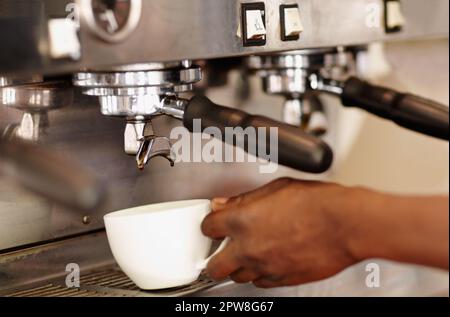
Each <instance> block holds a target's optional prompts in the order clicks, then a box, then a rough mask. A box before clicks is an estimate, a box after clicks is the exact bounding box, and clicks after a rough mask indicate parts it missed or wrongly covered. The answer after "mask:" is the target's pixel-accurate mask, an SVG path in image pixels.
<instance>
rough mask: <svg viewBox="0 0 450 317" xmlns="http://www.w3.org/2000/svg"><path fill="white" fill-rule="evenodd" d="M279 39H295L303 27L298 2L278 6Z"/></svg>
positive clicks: (298, 36)
mask: <svg viewBox="0 0 450 317" xmlns="http://www.w3.org/2000/svg"><path fill="white" fill-rule="evenodd" d="M280 22H281V40H283V41H297V40H299V39H300V34H301V33H302V32H303V30H304V27H303V23H302V20H301V17H300V8H299V6H298V4H292V5H281V6H280Z"/></svg>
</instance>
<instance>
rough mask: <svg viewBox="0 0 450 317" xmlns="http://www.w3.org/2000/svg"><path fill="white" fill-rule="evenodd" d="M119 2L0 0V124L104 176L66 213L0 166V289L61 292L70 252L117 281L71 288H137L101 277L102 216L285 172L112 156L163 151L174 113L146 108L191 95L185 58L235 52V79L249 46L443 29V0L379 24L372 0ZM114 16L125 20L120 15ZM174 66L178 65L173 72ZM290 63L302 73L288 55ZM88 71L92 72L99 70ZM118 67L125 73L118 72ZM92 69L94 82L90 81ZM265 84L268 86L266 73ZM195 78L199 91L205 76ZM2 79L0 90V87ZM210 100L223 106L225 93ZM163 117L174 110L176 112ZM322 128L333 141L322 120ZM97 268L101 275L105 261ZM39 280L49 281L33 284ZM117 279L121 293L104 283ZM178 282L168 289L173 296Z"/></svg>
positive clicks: (418, 35) (269, 47)
mask: <svg viewBox="0 0 450 317" xmlns="http://www.w3.org/2000/svg"><path fill="white" fill-rule="evenodd" d="M124 3H127V4H128V5H129V6H128V7H124V8H122V7H119V9H121V10H123V11H120V10H119V11H118V12H114V14H116V17H115V19H112V20H111V15H110V14H109V13H110V12H108V11H107V12H101V10H103V9H104V8H103V7H102V6H101V5H102V1H97V0H78V1H76V2H72V1H69V0H63V1H61V0H0V45H1V46H0V87H2V86H3V87H6V88H3V90H2V92H3V94H5V95H3V98H0V100H2V103H3V104H4V105H1V106H0V128H1V129H2V130H1V131H0V134H3V132H4V133H6V134H8V135H9V136H10V135H12V134H14V135H15V136H16V137H18V138H21V139H26V140H33V141H35V142H38V143H39V144H40V145H42V146H44V147H46V148H49V149H52V150H54V151H57V152H60V153H62V155H63V156H64V157H66V158H67V159H68V160H69V159H70V160H74V161H76V162H78V163H79V164H80V165H82V166H83V167H84V168H85V169H87V170H88V171H90V172H91V174H92V175H94V176H95V177H97V178H99V179H101V180H102V181H103V183H105V184H107V192H108V196H107V201H106V202H105V203H104V204H103V205H102V206H101V207H98V208H96V209H94V210H90V211H84V212H80V211H77V210H71V209H68V208H65V207H62V206H61V205H60V204H55V203H54V202H53V201H50V200H48V199H46V198H45V197H42V196H37V195H35V194H32V193H30V192H28V191H26V190H24V189H22V188H20V187H18V186H16V185H15V184H14V183H13V182H12V181H10V179H9V178H0V295H1V294H14V292H18V293H17V294H18V295H20V294H21V293H20V292H22V291H23V285H25V284H27V285H28V284H30V285H31V284H32V286H33V287H32V288H34V287H37V288H38V290H37V291H36V290H35V291H36V293H35V291H30V292H29V293H27V292H28V291H26V292H25V295H26V294H30V295H33V294H35V295H46V294H49V295H52V294H54V295H58V294H60V295H73V294H72V291H71V290H67V289H65V287H64V285H63V281H64V276H65V274H66V272H65V268H66V265H67V264H68V263H72V262H75V263H79V264H80V266H81V267H82V269H83V270H85V271H86V272H89V274H91V272H94V273H92V274H94V275H93V276H94V277H92V276H91V275H89V276H87V277H86V278H87V279H89V278H90V277H92V280H93V281H98V280H96V278H99V277H98V276H97V277H96V275H95V274H96V272H100V273H98V274H100V275H101V276H104V277H105V278H108V276H111V277H112V279H113V280H114V279H118V281H119V282H118V283H117V285H116V284H114V283H113V284H111V285H110V284H108V285H109V286H108V285H106V284H105V285H106V286H105V287H103V288H102V287H100V288H99V286H101V285H100V284H99V283H97V284H96V283H95V282H93V285H94V288H95V289H93V288H92V287H90V286H89V285H88V286H89V287H87V288H86V289H82V290H81V292H82V294H85V295H98V294H106V295H108V294H109V295H113V294H116V295H145V294H144V293H139V292H138V290H136V289H134V288H132V286H129V281H128V280H127V279H126V278H124V277H123V276H117V275H115V274H116V273H117V272H116V271H114V270H116V268H115V267H114V261H113V260H112V257H111V254H110V252H109V249H108V247H107V244H106V240H105V237H104V234H103V233H102V230H103V226H104V225H103V220H102V217H103V215H105V214H106V213H107V212H110V211H114V210H118V209H122V208H127V207H130V206H138V205H143V204H148V203H153V202H161V201H170V200H178V199H189V198H205V197H214V196H217V195H220V196H223V195H233V194H237V193H240V192H242V191H245V190H248V189H252V188H254V187H256V186H258V185H261V184H263V183H265V182H267V181H269V180H271V179H273V178H276V177H278V176H283V175H293V172H292V171H291V170H288V169H284V168H281V169H280V170H279V172H278V173H276V174H273V175H262V174H259V173H258V167H257V166H255V164H241V163H233V164H229V163H227V164H225V163H214V164H199V163H181V164H177V165H175V166H174V167H171V166H169V164H167V162H165V161H164V160H154V161H152V162H151V163H150V164H149V166H148V167H147V169H146V170H145V171H139V170H137V169H136V162H135V161H133V160H130V158H129V157H128V156H126V155H124V143H125V152H126V153H127V154H132V155H137V160H138V164H139V158H141V165H142V164H144V165H145V163H147V161H148V160H149V159H150V158H152V157H153V156H164V157H166V158H170V157H171V152H170V144H168V143H165V142H166V141H167V142H169V143H170V140H166V138H165V137H163V136H167V135H169V132H170V130H171V129H172V128H173V127H175V126H179V125H180V123H179V121H177V120H175V119H173V118H169V117H167V116H160V114H161V113H159V112H160V110H161V109H160V108H158V107H160V105H161V102H162V101H163V100H164V98H165V97H167V96H169V97H178V95H181V97H184V96H185V95H191V94H193V93H195V87H196V86H195V84H196V83H197V82H198V81H200V79H201V77H200V68H197V66H196V65H202V64H204V63H208V62H213V61H215V60H216V59H219V58H221V59H222V58H226V59H227V60H236V59H240V58H241V57H242V58H243V59H247V62H245V61H244V62H242V63H239V64H238V66H237V67H234V68H237V69H238V70H239V69H241V75H242V76H244V79H245V78H247V77H246V76H247V75H250V73H253V74H255V69H252V67H248V63H249V62H248V57H249V56H253V57H250V60H251V59H254V61H255V59H259V61H261V60H264V59H273V58H277V57H278V59H279V57H280V56H286V54H287V55H288V56H305V54H306V55H307V52H308V51H311V50H319V51H320V50H323V49H325V51H327V52H329V49H332V50H333V51H336V50H339V49H342V48H346V47H351V48H356V47H358V48H359V47H364V46H365V45H367V44H369V43H373V42H389V41H399V40H410V39H427V38H436V37H437V38H439V37H448V27H449V25H448V9H449V3H448V1H446V0H429V1H422V0H404V1H401V10H402V18H403V19H404V21H403V23H401V27H398V28H393V29H389V28H387V25H386V23H385V22H386V16H387V15H388V14H389V13H388V12H387V11H386V10H387V9H386V8H387V6H386V3H385V1H383V0H171V1H167V0H142V1H124ZM249 4H250V5H252V4H253V5H255V4H256V5H258V6H259V8H263V10H262V11H261V17H262V19H263V21H264V31H265V32H263V33H264V34H262V33H260V34H256V33H255V34H254V35H253V37H251V38H249V39H248V41H246V39H245V37H246V36H248V35H249V34H248V33H249V32H250V30H249V29H248V28H246V27H247V25H245V23H243V22H245V21H244V19H243V16H244V15H243V12H246V11H245V10H246V8H247V7H246V6H247V5H249ZM261 5H263V6H262V7H261ZM284 5H288V6H291V5H294V6H295V5H297V6H298V9H299V18H300V19H301V24H302V25H301V28H300V29H301V31H298V32H295V31H293V32H292V33H291V35H292V34H294V35H293V36H294V37H293V38H294V39H293V40H292V38H290V39H288V40H286V39H283V34H281V36H280V33H283V31H285V30H284V28H286V26H284V25H283V26H282V23H283V21H282V19H281V15H282V13H281V12H282V11H280V10H282V6H284ZM99 10H100V11H99ZM123 14H125V15H126V16H127V18H125V19H124V17H123V16H122V15H123ZM68 21H70V22H68ZM61 29H63V30H65V32H67V33H64V34H65V35H66V36H61V34H59V33H58V30H61ZM244 30H245V31H244ZM296 36H298V39H297V38H296ZM252 43H253V44H252ZM286 52H288V53H286ZM297 53H298V54H297ZM332 55H333V54H332ZM255 56H256V57H255ZM246 64H247V66H242V65H246ZM253 65H254V64H253ZM260 68H263V67H260ZM174 69H177V72H176V74H178V77H173V74H174V72H173V70H174ZM242 69H245V71H242ZM291 69H293V72H294V73H296V72H297V73H298V74H301V75H303V74H304V70H301V69H302V67H297V68H296V67H293V68H291ZM259 71H261V69H260V70H259ZM352 71H355V70H352ZM126 72H129V73H131V74H135V75H136V74H142V73H143V72H147V74H152V75H155V74H157V75H158V76H159V77H158V76H156V75H155V76H156V77H155V76H153V77H151V76H150V77H149V76H148V77H146V78H147V79H149V78H150V79H152V80H157V81H158V82H155V81H153V82H147V83H144V84H143V83H142V81H141V80H142V78H137V79H136V78H134V79H136V81H134V82H133V84H132V85H128V86H127V85H124V84H123V82H122V84H121V85H116V83H117V82H120V79H118V78H117V76H116V77H114V74H115V75H121V74H124V73H126ZM204 72H205V73H204V76H203V77H205V78H207V79H210V78H208V68H207V67H205V68H204ZM256 73H257V72H256ZM102 74H103V75H105V76H104V77H103V78H100V77H101V76H100V77H99V75H102ZM164 74H165V76H161V75H164ZM258 75H260V76H261V73H259V74H258ZM277 75H279V74H277ZM72 76H74V78H75V79H74V83H75V85H76V86H78V87H80V88H74V87H71V89H70V90H71V92H70V94H73V100H69V99H70V98H69V99H66V100H63V101H60V99H58V101H57V102H56V103H59V102H61V103H64V104H61V105H60V106H58V105H57V104H55V105H53V106H48V107H47V109H42V110H39V111H36V110H33V109H31V110H30V108H29V107H26V108H23V107H20V106H16V107H15V106H11V105H9V106H8V103H11V92H12V91H13V92H15V91H16V90H17V89H19V88H20V86H21V85H24V83H27V85H31V86H33V85H34V86H33V87H36V85H39V83H42V81H44V82H48V81H49V80H52V81H56V82H58V81H60V80H63V81H66V82H67V81H70V80H71V79H68V77H70V78H72ZM262 77H264V75H262ZM93 78H94V79H95V80H93ZM125 79H127V80H129V79H130V78H129V77H126V76H125ZM303 79H304V78H303ZM102 80H103V81H104V82H103V84H101V85H97V83H98V82H102ZM136 82H137V84H134V83H136ZM204 82H205V81H203V82H200V85H201V84H204ZM33 83H34V84H33ZM244 83H245V81H244ZM225 84H227V85H226V86H225V87H223V88H221V89H222V90H228V93H225V94H224V95H226V96H228V97H229V96H231V95H233V94H236V91H238V90H240V89H242V86H243V82H241V81H237V82H236V81H231V80H230V81H229V82H226V83H225ZM265 87H266V88H267V90H268V85H266V86H265ZM205 88H206V92H207V93H209V91H208V88H209V87H208V86H206V87H205ZM202 89H203V88H202ZM8 91H9V92H10V93H9V94H8V96H9V98H6V97H7V96H6V93H7V92H8ZM281 93H282V92H280V94H281ZM294 93H295V94H294V95H292V94H291V95H290V96H288V103H287V105H286V107H287V109H288V111H287V112H286V113H287V114H285V116H284V119H285V120H288V121H289V118H291V119H292V120H293V121H291V122H289V123H295V124H298V125H302V120H301V119H299V117H300V116H302V111H303V104H300V103H299V102H297V101H296V100H299V99H298V98H299V96H298V95H301V94H302V91H299V92H295V91H294ZM282 94H284V93H282ZM38 95H39V94H38ZM284 95H285V94H284ZM66 96H67V94H66ZM71 96H72V95H71ZM92 96H95V97H99V98H94V97H92ZM136 96H138V97H139V98H136ZM240 98H241V97H240ZM241 99H242V98H241ZM8 100H9V101H8ZM7 101H8V102H7ZM13 101H14V102H15V101H17V100H13ZM28 101H29V99H28ZM222 102H223V103H225V104H230V103H231V104H232V102H230V101H229V100H226V99H224V100H222ZM243 103H244V104H245V102H243ZM149 105H154V107H152V106H149ZM271 107H272V108H270V109H271V110H270V111H269V113H270V114H271V115H273V116H275V117H276V116H278V114H279V113H281V111H282V110H281V109H282V103H280V104H279V105H271ZM130 109H132V110H133V111H132V112H130ZM50 110H51V111H50ZM252 112H258V109H252ZM170 115H171V116H172V117H177V115H178V113H170ZM115 116H119V117H123V118H124V119H125V121H124V120H119V119H117V118H114V117H115ZM292 116H293V117H294V118H292ZM296 116H297V117H296ZM298 120H300V121H298ZM327 120H328V121H332V120H333V117H332V116H328V118H327ZM318 122H319V123H320V124H319V129H318V130H320V131H322V130H323V129H322V127H323V125H322V122H323V121H320V120H319V121H318ZM43 123H44V124H43ZM124 123H125V124H126V128H124ZM7 127H9V128H8V129H6V128H7ZM299 129H300V128H299ZM124 130H125V138H124ZM155 132H157V135H156V134H155ZM319 134H320V132H319ZM124 140H125V142H124ZM155 140H156V141H158V142H159V143H158V144H159V147H158V149H157V150H155V151H154V152H151V151H150V150H149V149H151V148H152V146H155V143H151V142H155ZM327 140H329V141H330V143H331V145H332V146H334V144H333V129H330V133H329V134H328V136H327ZM146 142H147V143H146ZM149 144H150V146H149ZM143 152H145V153H143ZM0 164H1V158H0ZM0 171H1V169H0ZM295 175H296V176H301V177H312V176H311V175H306V174H295ZM1 176H2V175H1V174H0V177H1ZM319 177H321V178H323V177H326V175H325V176H319ZM85 240H89V242H88V243H85ZM74 245H76V246H77V247H76V248H74V247H73V246H74ZM75 249H76V250H77V254H76V255H75V254H70V250H75ZM98 250H101V251H98ZM68 252H69V253H68ZM62 254H65V255H62ZM35 261H36V262H35ZM38 264H39V265H38ZM22 265H23V267H22ZM27 265H33V266H36V267H40V268H43V269H42V272H34V273H29V272H28V273H25V271H26V270H27ZM111 268H112V270H113V273H111V271H108V270H110V269H111ZM105 270H106V273H105ZM108 272H110V273H111V275H108V274H110V273H108ZM102 274H103V275H102ZM117 274H119V275H120V273H117ZM101 276H100V277H101ZM55 277H56V278H57V279H56V281H54V279H53V278H55ZM48 280H52V282H48V283H47V282H46V281H48ZM208 283H209V282H208V281H205V283H204V284H201V285H200V289H203V287H205V288H208V287H210V286H212V285H210V284H208ZM88 284H89V283H88ZM46 285H47V287H48V288H46ZM55 285H56V286H55ZM61 285H63V286H61ZM127 285H128V286H129V288H127V287H128V286H127ZM91 286H92V285H91ZM110 286H111V287H110ZM30 287H31V286H30ZM42 287H43V288H42ZM61 287H62V288H61ZM39 289H40V290H43V292H42V293H40V292H39ZM114 289H115V290H114ZM118 289H119V290H120V289H121V290H122V291H125V292H120V291H119V293H114V292H117V290H118ZM195 290H198V289H195V288H194V291H195ZM222 290H223V289H222ZM47 291H49V292H47ZM184 291H185V290H181V291H180V292H178V293H175V295H183V294H185V293H184ZM246 291H248V294H252V293H251V292H252V291H254V290H253V289H251V290H250V289H249V288H246ZM133 292H135V293H133ZM75 293H76V292H75ZM75 293H74V294H75ZM188 293H189V291H188ZM205 294H206V293H205ZM266 294H268V293H266ZM147 295H150V294H147ZM160 295H171V294H160ZM172 295H174V294H172Z"/></svg>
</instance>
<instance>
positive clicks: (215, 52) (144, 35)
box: [0, 0, 449, 74]
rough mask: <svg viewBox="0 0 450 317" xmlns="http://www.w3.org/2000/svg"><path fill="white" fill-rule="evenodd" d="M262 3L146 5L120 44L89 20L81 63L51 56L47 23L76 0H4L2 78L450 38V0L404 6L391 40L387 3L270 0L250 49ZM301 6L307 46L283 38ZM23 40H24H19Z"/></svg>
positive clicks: (161, 0)
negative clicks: (251, 8) (247, 7)
mask: <svg viewBox="0 0 450 317" xmlns="http://www.w3.org/2000/svg"><path fill="white" fill-rule="evenodd" d="M258 1H260V0H246V1H243V0H171V1H166V0H152V1H144V2H143V7H142V18H141V20H140V23H139V25H138V26H137V28H136V30H135V31H134V32H133V33H132V34H131V35H130V36H129V37H127V38H126V39H125V40H124V41H122V42H119V43H107V42H104V41H102V40H101V39H99V38H98V37H97V36H96V35H95V34H94V33H93V32H91V31H90V30H89V26H88V24H87V23H86V20H85V18H83V15H81V29H80V42H81V48H82V58H81V60H79V61H73V60H70V59H67V60H54V59H52V58H51V57H50V54H49V51H48V45H47V44H48V34H47V33H48V31H47V21H48V19H49V18H50V17H51V18H54V17H66V16H68V15H69V14H70V11H66V8H70V7H67V5H70V4H71V3H72V2H70V1H68V0H63V1H61V0H31V1H28V0H27V1H24V0H3V1H2V2H1V3H0V40H1V43H2V50H1V51H0V73H8V72H15V73H17V72H24V73H33V72H34V73H35V72H37V73H46V74H50V73H55V72H75V71H77V70H80V69H83V68H92V67H96V68H99V67H107V66H113V65H123V64H130V63H145V62H164V61H175V60H183V59H211V58H218V57H225V56H227V57H229V56H239V55H250V54H260V53H268V52H274V51H287V50H295V49H305V48H317V47H330V46H331V47H333V46H337V45H354V44H364V43H370V42H375V41H390V40H400V39H412V38H422V37H435V36H448V26H449V24H448V15H447V13H448V9H449V3H448V1H446V0H428V1H423V0H408V1H404V2H402V4H403V11H404V14H405V18H406V21H407V23H406V26H405V27H404V30H403V31H402V32H400V33H393V34H389V35H387V34H386V33H385V31H384V27H382V25H381V24H380V25H375V27H368V24H367V21H368V19H369V20H370V17H371V14H373V12H374V10H375V11H377V10H379V11H378V12H379V13H380V15H379V16H378V17H377V18H376V21H377V22H378V21H381V20H382V18H383V5H382V4H383V1H382V0H302V1H300V0H270V1H269V0H266V1H264V2H265V4H266V17H267V32H268V34H267V44H266V45H265V46H262V47H243V44H242V39H241V38H239V37H238V36H237V30H238V26H239V21H240V5H241V3H243V2H245V3H248V2H258ZM286 3H298V4H299V5H300V8H301V18H302V21H303V24H304V26H305V31H304V32H303V33H302V35H301V38H300V40H299V41H292V42H283V41H281V39H280V17H279V6H280V5H281V4H286ZM17 35H22V36H17Z"/></svg>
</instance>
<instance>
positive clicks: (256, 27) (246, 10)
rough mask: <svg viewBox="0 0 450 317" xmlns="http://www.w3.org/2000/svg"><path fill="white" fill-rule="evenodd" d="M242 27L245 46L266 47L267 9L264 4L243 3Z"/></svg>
mask: <svg viewBox="0 0 450 317" xmlns="http://www.w3.org/2000/svg"><path fill="white" fill-rule="evenodd" d="M241 25H242V33H243V34H242V36H243V41H244V46H264V45H266V39H267V30H266V7H265V4H264V2H255V3H243V4H242V21H241Z"/></svg>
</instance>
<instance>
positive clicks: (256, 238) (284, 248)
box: [202, 179, 359, 288]
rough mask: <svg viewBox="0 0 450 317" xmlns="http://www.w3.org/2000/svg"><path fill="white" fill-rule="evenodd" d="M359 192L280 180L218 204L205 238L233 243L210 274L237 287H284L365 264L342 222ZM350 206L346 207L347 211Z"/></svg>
mask: <svg viewBox="0 0 450 317" xmlns="http://www.w3.org/2000/svg"><path fill="white" fill-rule="evenodd" d="M358 191H359V190H358V189H350V188H345V187H342V186H339V185H336V184H325V183H318V182H301V181H297V180H293V179H280V180H277V181H275V182H272V183H270V184H268V185H266V186H264V187H262V188H260V189H258V190H256V191H254V192H250V193H247V194H244V195H241V196H238V197H235V198H231V199H216V200H214V201H213V213H211V214H210V215H209V216H208V217H207V218H206V219H205V221H204V223H203V225H202V229H203V232H204V234H206V235H207V236H210V237H212V238H215V239H220V238H224V237H229V238H230V243H229V244H228V245H227V247H226V248H225V249H224V251H222V252H221V253H220V254H218V255H217V256H216V257H214V258H213V259H212V260H211V262H210V263H209V265H208V268H207V273H208V274H209V275H210V276H211V277H212V278H214V279H216V280H221V279H224V278H226V277H228V276H230V277H231V279H232V280H233V281H235V282H237V283H248V282H253V283H254V284H255V285H256V286H258V287H263V288H267V287H279V286H290V285H299V284H303V283H308V282H312V281H317V280H321V279H325V278H328V277H331V276H333V275H335V274H337V273H338V272H340V271H342V270H344V269H345V268H347V267H349V266H351V265H352V264H355V263H356V262H358V261H359V259H357V258H356V257H355V256H354V255H353V254H352V252H351V251H350V249H349V246H348V240H347V230H346V228H345V226H344V225H343V222H342V221H341V220H340V219H342V218H343V217H342V216H337V213H341V214H345V204H349V203H351V202H353V201H354V200H353V199H352V198H353V196H358V193H356V192H358ZM343 206H344V207H343Z"/></svg>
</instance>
